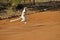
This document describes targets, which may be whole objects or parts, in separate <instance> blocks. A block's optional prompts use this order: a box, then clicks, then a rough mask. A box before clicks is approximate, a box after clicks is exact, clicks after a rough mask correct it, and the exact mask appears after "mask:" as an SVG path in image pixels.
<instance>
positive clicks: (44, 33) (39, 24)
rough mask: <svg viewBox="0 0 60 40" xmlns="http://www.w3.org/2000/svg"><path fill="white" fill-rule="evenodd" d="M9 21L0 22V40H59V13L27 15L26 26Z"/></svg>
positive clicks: (49, 12) (47, 12) (18, 22)
mask: <svg viewBox="0 0 60 40" xmlns="http://www.w3.org/2000/svg"><path fill="white" fill-rule="evenodd" d="M10 20H11V19H6V20H0V40H60V11H46V12H36V13H33V14H30V15H27V24H24V23H21V22H20V20H18V21H15V22H12V23H10V22H9V21H10Z"/></svg>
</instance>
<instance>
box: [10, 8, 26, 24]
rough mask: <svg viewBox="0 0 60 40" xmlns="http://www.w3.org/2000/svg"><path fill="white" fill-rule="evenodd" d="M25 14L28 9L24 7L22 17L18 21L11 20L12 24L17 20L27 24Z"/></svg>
mask: <svg viewBox="0 0 60 40" xmlns="http://www.w3.org/2000/svg"><path fill="white" fill-rule="evenodd" d="M25 12H26V7H24V9H23V11H22V14H21V17H19V18H18V19H14V20H10V22H13V21H17V20H20V19H21V22H24V23H25V24H26V16H25Z"/></svg>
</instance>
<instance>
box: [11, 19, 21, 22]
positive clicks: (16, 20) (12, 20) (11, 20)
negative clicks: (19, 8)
mask: <svg viewBox="0 0 60 40" xmlns="http://www.w3.org/2000/svg"><path fill="white" fill-rule="evenodd" d="M20 19H21V18H18V19H14V20H10V22H14V21H17V20H20Z"/></svg>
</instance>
